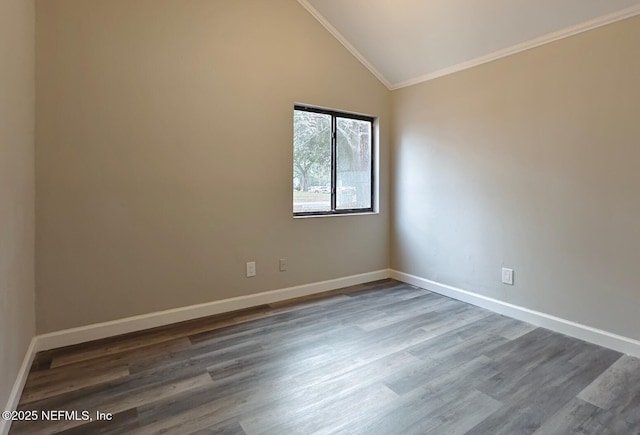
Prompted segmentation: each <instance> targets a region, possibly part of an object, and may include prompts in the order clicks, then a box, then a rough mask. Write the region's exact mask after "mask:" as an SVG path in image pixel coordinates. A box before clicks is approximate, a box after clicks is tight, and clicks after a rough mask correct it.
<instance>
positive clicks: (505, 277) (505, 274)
mask: <svg viewBox="0 0 640 435" xmlns="http://www.w3.org/2000/svg"><path fill="white" fill-rule="evenodd" d="M502 282H503V283H504V284H509V285H513V269H507V268H506V267H503V268H502Z"/></svg>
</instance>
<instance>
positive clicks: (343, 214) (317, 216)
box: [293, 211, 380, 219]
mask: <svg viewBox="0 0 640 435" xmlns="http://www.w3.org/2000/svg"><path fill="white" fill-rule="evenodd" d="M376 214H380V212H379V211H365V212H362V213H335V214H313V215H306V216H293V218H294V219H314V218H333V217H347V216H370V215H376Z"/></svg>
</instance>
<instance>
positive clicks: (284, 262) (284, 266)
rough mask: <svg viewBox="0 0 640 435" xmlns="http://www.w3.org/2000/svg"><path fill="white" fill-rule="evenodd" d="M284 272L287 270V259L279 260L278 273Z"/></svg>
mask: <svg viewBox="0 0 640 435" xmlns="http://www.w3.org/2000/svg"><path fill="white" fill-rule="evenodd" d="M285 270H287V259H286V258H281V259H280V272H284V271H285Z"/></svg>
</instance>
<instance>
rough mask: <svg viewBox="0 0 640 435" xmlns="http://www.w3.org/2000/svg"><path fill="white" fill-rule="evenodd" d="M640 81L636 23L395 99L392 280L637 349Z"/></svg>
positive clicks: (639, 40)
mask: <svg viewBox="0 0 640 435" xmlns="http://www.w3.org/2000/svg"><path fill="white" fill-rule="evenodd" d="M639 78H640V17H636V18H633V19H628V20H626V21H622V22H619V23H616V24H612V25H609V26H606V27H602V28H599V29H596V30H592V31H589V32H586V33H583V34H580V35H577V36H574V37H571V38H568V39H564V40H561V41H558V42H554V43H552V44H549V45H545V46H543V47H540V48H536V49H534V50H530V51H527V52H523V53H520V54H518V55H515V56H511V57H508V58H505V59H502V60H499V61H496V62H492V63H489V64H486V65H483V66H480V67H477V68H473V69H470V70H467V71H464V72H461V73H458V74H454V75H451V76H448V77H444V78H441V79H437V80H434V81H431V82H427V83H424V84H421V85H416V86H413V87H410V88H406V89H402V90H399V91H397V92H394V93H393V96H392V110H393V123H394V137H393V141H394V147H395V148H394V150H393V155H394V167H393V170H392V179H393V181H394V187H393V195H392V196H393V206H394V207H395V209H394V210H395V214H394V226H393V228H394V230H393V234H392V239H393V240H394V243H393V249H392V267H394V268H396V269H399V270H401V271H404V272H407V273H411V274H415V275H418V276H421V277H424V278H428V279H431V280H435V281H438V282H441V283H444V284H448V285H453V286H456V287H460V288H463V289H466V290H470V291H473V292H477V293H480V294H483V295H487V296H490V297H493V298H497V299H500V300H503V301H507V302H511V303H514V304H517V305H521V306H524V307H527V308H531V309H534V310H539V311H542V312H545V313H549V314H553V315H557V316H560V317H563V318H566V319H570V320H573V321H576V322H580V323H584V324H587V325H590V326H593V327H596V328H601V329H604V330H607V331H611V332H614V333H619V334H622V335H625V336H628V337H632V338H635V339H640V317H639V316H638V301H639V300H640V284H639V283H640V269H639V267H638V264H639V263H638V261H639V259H640V225H639V221H640V169H639V168H640V164H639V162H640V118H639V116H640V85H639V81H638V80H639ZM502 266H506V267H512V268H514V269H515V286H513V287H511V286H506V285H503V284H501V283H500V268H501V267H502Z"/></svg>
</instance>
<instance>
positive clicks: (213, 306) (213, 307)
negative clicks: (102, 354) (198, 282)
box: [36, 269, 390, 351]
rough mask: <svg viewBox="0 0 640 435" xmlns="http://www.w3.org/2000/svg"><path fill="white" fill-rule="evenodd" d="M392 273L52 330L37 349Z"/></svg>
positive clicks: (40, 337)
mask: <svg viewBox="0 0 640 435" xmlns="http://www.w3.org/2000/svg"><path fill="white" fill-rule="evenodd" d="M389 274H390V271H389V270H388V269H383V270H377V271H374V272H368V273H362V274H359V275H352V276H347V277H343V278H337V279H331V280H328V281H320V282H315V283H311V284H305V285H299V286H296V287H289V288H284V289H279V290H272V291H267V292H263V293H257V294H253V295H247V296H238V297H235V298H230V299H223V300H220V301H214V302H207V303H204V304H199V305H191V306H188V307H181V308H175V309H172V310H166V311H158V312H155V313H149V314H143V315H140V316H134V317H127V318H125V319H119V320H113V321H109V322H103V323H96V324H93V325H87V326H81V327H78V328H72V329H66V330H63V331H57V332H52V333H49V334H43V335H39V336H38V337H37V349H36V350H37V351H42V350H48V349H55V348H58V347H64V346H70V345H73V344H78V343H84V342H87V341H92V340H99V339H101V338H107V337H113V336H116V335H120V334H127V333H129V332H136V331H142V330H144V329H149V328H155V327H158V326H165V325H169V324H172V323H177V322H184V321H186V320H193V319H198V318H200V317H207V316H212V315H215V314H221V313H226V312H229V311H235V310H241V309H244V308H250V307H255V306H257V305H262V304H268V303H272V302H278V301H283V300H287V299H293V298H299V297H302V296H308V295H312V294H315V293H322V292H326V291H330V290H336V289H339V288H343V287H349V286H352V285H357V284H363V283H366V282H371V281H376V280H380V279H385V278H388V277H389Z"/></svg>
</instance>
